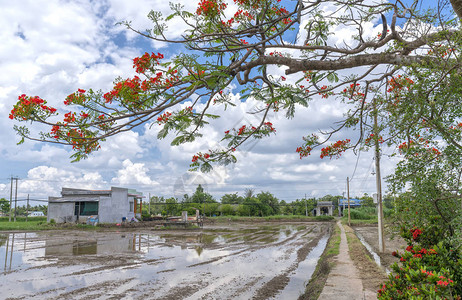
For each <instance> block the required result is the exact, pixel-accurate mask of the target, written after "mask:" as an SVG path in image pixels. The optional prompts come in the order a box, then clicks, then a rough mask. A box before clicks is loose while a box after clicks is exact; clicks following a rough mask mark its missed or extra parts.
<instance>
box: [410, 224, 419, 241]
mask: <svg viewBox="0 0 462 300" xmlns="http://www.w3.org/2000/svg"><path fill="white" fill-rule="evenodd" d="M409 231H410V232H411V233H412V238H413V239H414V240H417V238H418V237H419V235H421V234H422V230H420V229H418V228H416V227H414V228H412V229H410V230H409Z"/></svg>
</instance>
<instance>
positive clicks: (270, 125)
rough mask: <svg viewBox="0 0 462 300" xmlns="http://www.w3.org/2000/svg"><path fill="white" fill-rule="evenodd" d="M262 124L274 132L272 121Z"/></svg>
mask: <svg viewBox="0 0 462 300" xmlns="http://www.w3.org/2000/svg"><path fill="white" fill-rule="evenodd" d="M264 125H265V126H266V127H267V129H268V130H269V131H270V132H275V131H276V129H275V128H274V127H273V123H271V122H266V123H265V124H264Z"/></svg>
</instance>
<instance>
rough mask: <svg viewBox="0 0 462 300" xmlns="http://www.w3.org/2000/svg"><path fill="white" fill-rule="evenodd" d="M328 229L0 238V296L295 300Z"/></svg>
mask: <svg viewBox="0 0 462 300" xmlns="http://www.w3.org/2000/svg"><path fill="white" fill-rule="evenodd" d="M329 227H330V224H321V223H319V224H318V223H293V224H266V225H264V224H257V225H245V224H238V225H235V224H230V225H227V226H221V227H220V226H209V227H207V228H205V229H203V230H200V231H181V230H179V231H168V232H167V231H150V230H144V231H119V232H82V231H56V232H38V233H3V234H2V233H0V266H1V268H0V271H1V273H0V274H1V275H0V291H1V293H0V298H2V299H4V298H11V299H15V298H19V299H28V298H34V299H109V298H115V299H252V298H253V299H268V298H273V299H296V298H297V297H298V295H299V294H301V293H302V292H303V290H304V285H305V283H306V282H307V281H308V280H309V278H310V276H311V274H312V272H313V270H314V267H315V266H316V261H317V259H318V257H319V255H320V254H321V253H322V251H323V249H324V247H325V245H326V241H327V236H328V232H329Z"/></svg>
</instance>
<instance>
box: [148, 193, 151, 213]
mask: <svg viewBox="0 0 462 300" xmlns="http://www.w3.org/2000/svg"><path fill="white" fill-rule="evenodd" d="M148 207H149V208H148V209H149V217H151V193H149V204H148Z"/></svg>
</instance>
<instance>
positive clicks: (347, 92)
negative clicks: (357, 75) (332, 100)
mask: <svg viewBox="0 0 462 300" xmlns="http://www.w3.org/2000/svg"><path fill="white" fill-rule="evenodd" d="M342 92H343V95H344V96H345V97H348V98H349V99H350V100H351V99H355V100H361V99H364V96H365V94H364V93H362V92H361V88H360V86H359V83H356V84H354V83H352V84H350V86H349V87H348V88H344V89H343V91H342Z"/></svg>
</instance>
